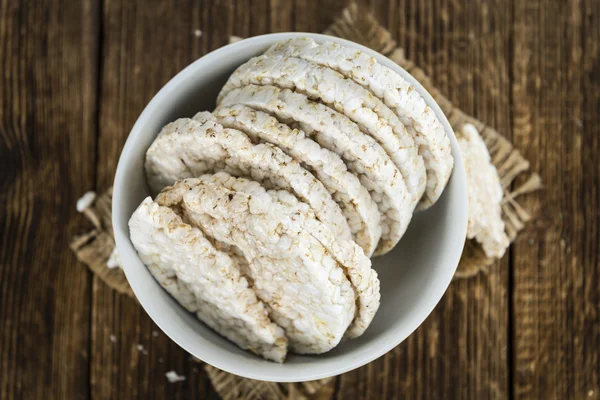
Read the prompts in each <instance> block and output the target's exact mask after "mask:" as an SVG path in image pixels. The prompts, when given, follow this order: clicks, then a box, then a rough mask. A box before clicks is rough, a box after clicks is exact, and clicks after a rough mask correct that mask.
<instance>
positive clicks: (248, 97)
mask: <svg viewBox="0 0 600 400" xmlns="http://www.w3.org/2000/svg"><path fill="white" fill-rule="evenodd" d="M235 104H245V105H247V106H249V107H251V108H254V109H257V110H261V111H264V112H267V113H270V114H272V115H274V116H275V117H277V118H278V119H279V120H281V121H283V122H286V123H288V124H290V123H298V124H299V126H300V128H301V129H302V130H303V131H304V132H305V133H306V134H307V135H308V136H309V137H312V138H314V139H315V140H316V142H317V143H319V144H320V145H321V146H322V147H324V148H326V149H328V150H330V151H332V152H334V153H336V154H338V155H339V156H340V157H342V159H343V160H344V161H345V163H346V166H347V167H348V170H349V171H350V172H352V173H353V174H354V175H356V176H357V177H358V178H359V179H360V182H361V183H362V184H363V186H364V187H365V188H366V189H367V190H368V191H369V193H370V194H371V197H372V199H373V200H374V201H375V203H377V206H378V207H379V211H380V213H381V217H382V219H381V227H382V236H381V240H380V241H379V246H378V248H377V250H376V252H375V254H376V255H381V254H385V253H386V252H388V251H389V250H391V249H392V248H393V247H394V246H395V245H396V243H398V241H399V240H400V238H401V237H402V235H403V234H404V232H405V231H406V228H407V226H408V224H409V222H410V219H411V217H412V208H411V204H410V203H411V196H410V194H409V193H408V190H407V189H406V185H405V183H404V180H403V179H402V175H401V174H400V172H399V171H398V168H396V166H395V165H394V163H393V162H392V160H391V159H390V157H389V156H388V155H387V154H386V152H385V151H384V150H383V149H382V148H381V146H380V145H379V144H378V143H377V142H376V141H375V140H374V139H373V138H372V137H370V136H369V135H366V134H364V133H362V132H361V131H360V129H359V127H358V126H357V125H356V124H355V123H354V122H352V121H350V119H348V118H347V117H346V116H344V115H343V114H340V113H338V112H337V111H335V110H332V109H331V108H329V107H327V106H325V105H323V104H320V103H317V102H313V101H310V100H309V99H308V98H307V97H306V96H305V95H303V94H301V93H296V92H292V91H291V90H289V89H280V88H277V87H275V86H257V85H248V86H246V87H244V88H241V89H234V90H232V91H231V92H229V93H228V94H226V95H225V96H224V97H223V98H222V99H221V103H220V106H221V107H225V106H231V105H235Z"/></svg>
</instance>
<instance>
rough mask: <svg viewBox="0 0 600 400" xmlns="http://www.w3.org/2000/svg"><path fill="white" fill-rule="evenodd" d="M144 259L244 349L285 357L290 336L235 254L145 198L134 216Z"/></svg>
mask: <svg viewBox="0 0 600 400" xmlns="http://www.w3.org/2000/svg"><path fill="white" fill-rule="evenodd" d="M129 229H130V237H131V241H132V242H133V245H134V247H135V248H136V250H137V252H138V254H139V256H140V259H141V260H142V262H143V263H144V264H146V265H147V266H148V269H149V270H150V272H151V273H152V274H153V275H154V277H155V278H156V279H157V280H158V282H159V283H160V285H161V286H163V287H164V288H165V289H166V290H167V291H168V292H169V293H171V294H172V295H173V297H175V299H176V300H177V301H178V302H180V303H181V304H182V305H183V306H184V307H185V308H186V309H188V310H189V311H191V312H194V313H195V314H196V315H197V316H198V318H199V319H200V320H202V321H203V322H204V323H206V324H207V325H208V326H210V327H211V328H212V329H214V330H215V331H217V332H218V333H220V334H221V335H223V336H225V337H226V338H228V339H229V340H231V341H232V342H234V343H235V344H237V345H238V346H240V347H241V348H243V349H248V350H250V351H252V352H254V353H256V354H258V355H260V356H262V357H264V358H266V359H269V360H273V361H277V362H283V360H284V359H285V355H286V352H287V350H286V348H287V340H286V338H285V336H284V334H283V331H282V329H281V328H279V327H278V326H277V325H275V324H274V323H273V322H271V320H270V319H269V317H268V315H267V310H266V309H265V307H264V305H263V303H262V302H261V301H259V300H258V299H257V298H256V295H255V293H254V291H253V290H252V288H251V287H249V285H248V282H247V280H246V278H244V277H243V276H241V275H240V272H239V270H238V268H237V267H236V265H235V264H234V262H233V260H232V259H231V258H230V257H229V256H228V255H227V254H225V253H223V252H220V251H218V250H216V249H215V248H214V247H213V246H212V244H211V243H210V242H209V241H208V240H207V239H206V238H205V237H204V235H203V234H202V232H201V231H200V230H199V229H197V228H194V227H192V226H190V225H189V224H187V223H185V222H183V221H182V219H181V218H180V217H179V216H178V215H177V214H176V212H175V211H174V210H172V209H171V208H169V207H163V206H160V205H159V204H158V203H156V202H153V201H152V200H151V199H150V197H148V198H146V199H145V200H144V201H143V202H142V204H141V205H140V206H139V207H138V209H137V210H136V211H135V212H134V213H133V215H132V216H131V219H130V220H129Z"/></svg>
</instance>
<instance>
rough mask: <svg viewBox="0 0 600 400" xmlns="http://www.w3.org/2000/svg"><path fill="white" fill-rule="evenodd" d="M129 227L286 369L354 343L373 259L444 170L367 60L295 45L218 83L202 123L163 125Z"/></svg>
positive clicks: (400, 89)
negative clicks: (291, 361) (293, 359)
mask: <svg viewBox="0 0 600 400" xmlns="http://www.w3.org/2000/svg"><path fill="white" fill-rule="evenodd" d="M145 168H146V176H147V179H148V184H149V186H150V188H151V190H152V191H153V192H154V193H155V194H156V193H158V196H157V197H156V198H155V199H154V200H152V198H150V197H148V198H147V199H145V200H144V202H143V203H142V204H141V205H140V207H139V208H138V209H137V210H136V211H135V212H134V214H133V216H132V217H131V220H130V222H129V226H130V234H131V240H132V242H133V244H134V246H135V248H136V249H137V251H138V253H139V255H140V258H141V259H142V261H143V262H144V263H145V264H146V265H147V266H148V269H149V270H150V272H151V273H152V274H153V276H154V277H155V278H156V279H157V281H158V282H159V283H160V284H161V285H162V286H163V287H164V288H165V289H166V290H167V291H168V292H169V293H170V294H171V295H172V296H173V297H174V298H175V299H176V300H177V301H178V302H179V303H181V304H182V305H183V306H184V307H186V308H187V309H188V310H189V311H191V312H194V313H196V315H197V316H198V318H199V319H200V320H202V321H203V322H205V323H206V324H207V325H208V326H210V327H211V328H212V329H214V330H215V331H217V332H218V333H220V334H221V335H223V336H225V337H226V338H228V339H229V340H231V341H232V342H234V343H235V344H237V345H238V346H239V347H241V348H243V349H247V350H249V351H251V352H253V353H255V354H257V355H259V356H262V357H264V358H265V359H268V360H272V361H276V362H283V361H284V359H285V357H286V354H287V352H288V351H289V352H294V353H299V354H319V353H324V352H327V351H329V350H331V349H332V348H333V347H335V346H336V345H337V344H339V342H340V341H341V340H342V338H344V337H346V338H354V337H357V336H360V335H361V334H362V333H363V332H364V331H365V330H366V329H367V328H368V326H369V324H370V323H371V321H372V319H373V318H374V316H375V313H376V311H377V309H378V307H379V301H380V293H379V280H378V278H377V273H376V272H375V271H374V270H373V269H372V268H371V261H370V257H371V256H377V255H383V254H385V253H387V252H389V251H390V250H392V249H393V248H394V246H395V245H396V244H397V243H398V241H399V240H400V239H401V238H402V235H403V234H404V232H405V231H406V229H407V227H408V225H409V223H410V220H411V218H412V215H413V212H414V211H415V210H422V209H426V208H428V207H430V206H431V205H433V204H434V203H435V202H436V200H437V199H438V198H439V196H440V195H441V193H442V191H443V189H444V187H445V185H446V183H447V181H448V179H449V177H450V174H451V172H452V168H453V158H452V155H451V152H450V142H449V139H448V137H447V136H446V133H445V132H444V129H443V127H442V125H441V123H440V121H439V120H438V119H437V117H436V116H435V113H434V112H433V110H431V109H430V108H429V107H428V106H427V104H426V103H425V101H424V99H423V98H422V97H421V96H420V95H419V94H418V92H417V91H416V90H415V89H414V88H413V87H412V86H411V85H410V84H409V83H408V82H406V81H405V80H404V79H403V78H402V77H400V76H399V75H398V74H396V73H395V72H393V71H392V70H390V69H388V68H386V67H384V66H382V65H380V64H378V63H377V62H376V61H375V59H374V58H372V57H370V56H368V55H366V54H364V53H362V52H361V51H358V50H356V49H353V48H347V47H343V46H340V45H339V44H336V43H323V44H318V43H315V42H314V41H313V40H312V39H310V38H304V37H302V38H295V39H291V40H286V41H283V42H281V43H278V44H276V45H274V46H273V47H271V48H270V49H269V50H268V51H267V52H266V53H265V54H264V55H261V56H259V57H255V58H253V59H251V60H249V61H248V62H247V63H246V64H244V65H242V66H240V67H239V68H238V69H237V70H236V71H235V72H234V73H233V74H232V75H231V77H230V78H229V80H228V81H227V83H226V84H225V86H224V87H223V89H222V90H221V93H220V94H219V97H218V106H217V108H216V110H214V111H213V112H212V113H210V112H199V113H198V114H196V115H195V116H194V117H193V118H183V119H179V120H177V121H175V122H173V123H170V124H168V125H167V126H165V127H164V128H163V129H162V131H161V132H160V133H159V135H158V137H157V138H156V140H155V141H154V143H153V144H152V145H151V146H150V148H149V149H148V151H147V154H146V164H145Z"/></svg>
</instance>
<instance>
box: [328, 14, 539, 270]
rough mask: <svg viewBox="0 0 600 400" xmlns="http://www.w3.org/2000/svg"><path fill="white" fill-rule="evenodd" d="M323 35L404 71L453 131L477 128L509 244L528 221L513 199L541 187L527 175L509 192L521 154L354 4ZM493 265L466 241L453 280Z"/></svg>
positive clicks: (520, 169) (522, 167)
mask: <svg viewBox="0 0 600 400" xmlns="http://www.w3.org/2000/svg"><path fill="white" fill-rule="evenodd" d="M325 33H326V34H328V35H332V36H338V37H341V38H344V39H348V40H352V41H353V42H356V43H360V44H362V45H364V46H367V47H369V48H371V49H373V50H375V51H378V52H379V53H381V54H383V55H385V56H387V57H389V58H390V59H391V60H393V61H394V62H396V63H397V64H398V65H400V66H401V67H402V68H404V69H405V70H406V71H408V72H409V73H410V74H411V75H412V76H414V77H415V79H416V80H417V81H419V82H420V83H421V84H422V85H423V86H424V87H425V89H427V91H428V92H429V93H430V94H431V96H432V97H433V98H434V99H435V101H436V102H437V103H438V104H439V105H440V107H441V109H442V111H443V112H444V114H445V115H446V117H447V118H448V120H449V121H450V125H452V128H453V129H454V130H455V131H457V132H458V131H461V130H462V127H463V125H464V124H467V123H469V124H473V125H474V126H475V128H477V131H478V132H479V133H480V135H481V137H482V138H483V140H484V142H485V144H486V146H487V148H488V150H489V152H490V156H491V157H492V163H493V164H494V166H495V167H496V169H497V170H498V175H499V176H500V184H501V185H502V189H503V190H504V197H503V200H502V219H503V221H504V224H505V230H506V234H507V235H508V238H509V239H510V242H511V243H512V242H513V241H514V239H515V237H516V236H517V234H518V233H519V232H520V231H521V230H522V229H523V228H524V226H525V223H526V222H527V221H528V220H530V219H531V215H530V214H529V213H528V212H527V211H526V210H525V209H524V208H523V207H522V206H520V205H519V203H517V201H516V198H517V197H518V196H520V195H522V194H525V193H529V192H532V191H535V190H538V189H539V188H540V187H541V180H540V177H539V175H538V174H537V173H529V174H527V177H526V178H525V183H523V184H522V185H521V186H519V187H518V188H512V189H511V186H512V183H513V181H514V180H515V178H516V177H517V176H519V175H521V174H525V173H526V172H527V171H528V170H529V162H528V161H527V160H526V159H525V158H523V156H522V155H521V153H519V151H518V150H516V149H515V148H514V147H513V145H512V144H511V143H510V142H509V141H508V140H507V139H506V138H504V137H503V136H502V135H500V134H499V133H498V132H497V131H496V130H494V129H493V128H491V127H489V126H487V125H486V124H484V123H483V122H481V121H479V120H477V119H475V118H473V117H470V116H468V115H466V114H465V113H464V112H462V111H461V110H459V109H458V108H456V107H454V106H453V105H452V103H451V102H450V101H449V100H448V99H447V98H446V97H445V96H444V95H442V94H441V93H440V91H439V90H438V89H437V88H436V87H435V86H434V85H433V83H431V79H429V77H428V76H427V75H425V72H423V70H422V69H420V68H418V67H417V66H415V64H414V63H413V62H412V61H409V60H407V59H406V58H405V57H404V52H403V51H402V49H400V48H398V47H397V45H396V42H395V41H394V40H393V39H392V36H391V34H390V33H389V32H388V31H387V30H386V29H385V28H384V27H383V26H381V25H380V24H379V22H377V20H376V19H375V18H374V17H373V15H372V14H370V13H368V12H365V10H363V9H360V8H359V7H358V6H357V5H356V4H351V5H350V6H349V7H348V8H346V9H345V10H344V11H343V12H342V15H341V17H340V18H338V19H337V20H336V21H335V22H334V23H333V25H331V27H330V28H329V29H328V30H327V31H326V32H325ZM493 262H494V259H493V258H489V257H487V256H486V255H485V253H484V252H483V249H482V248H481V246H480V245H479V244H478V243H477V242H476V241H475V240H467V241H466V242H465V250H464V252H463V254H462V257H461V260H460V264H459V266H458V269H457V271H456V274H455V275H454V279H460V278H468V277H471V276H474V275H477V274H478V273H479V272H481V271H485V270H486V269H487V268H488V267H489V266H490V265H491V264H492V263H493Z"/></svg>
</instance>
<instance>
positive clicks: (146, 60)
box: [91, 0, 227, 399]
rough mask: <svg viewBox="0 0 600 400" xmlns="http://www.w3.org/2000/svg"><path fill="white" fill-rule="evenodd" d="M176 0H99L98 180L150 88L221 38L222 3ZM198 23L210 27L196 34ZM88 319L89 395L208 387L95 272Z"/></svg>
mask: <svg viewBox="0 0 600 400" xmlns="http://www.w3.org/2000/svg"><path fill="white" fill-rule="evenodd" d="M178 4H179V7H173V6H172V4H171V3H169V2H164V1H154V2H130V1H118V0H117V1H113V0H107V1H105V2H104V6H103V10H101V12H102V37H103V41H102V60H101V61H102V63H101V71H102V84H101V87H100V100H99V101H100V115H99V117H100V121H101V123H100V129H99V136H98V159H97V166H98V176H97V185H98V187H102V188H105V187H108V186H109V185H111V184H112V181H113V178H114V171H115V169H116V165H117V161H118V158H119V154H120V152H121V148H122V147H123V144H124V143H125V139H126V138H127V135H128V134H129V130H130V129H131V127H132V126H133V124H134V122H135V121H136V119H137V117H138V116H139V114H140V113H141V111H142V110H143V108H144V107H145V105H146V104H147V103H148V101H150V99H151V98H152V96H154V94H155V93H156V92H157V91H158V90H159V89H160V88H161V87H162V86H163V85H164V84H165V83H166V82H167V81H168V80H169V79H170V78H171V77H173V76H174V75H175V74H176V73H177V72H179V71H180V70H181V69H183V68H184V67H185V66H187V65H188V64H189V63H191V62H192V61H193V60H194V59H195V58H196V57H198V56H200V55H201V54H203V53H205V52H206V50H208V48H209V46H212V47H213V48H214V47H218V46H221V45H223V44H224V43H225V40H224V39H223V38H221V36H220V35H221V34H220V33H217V32H218V29H222V27H223V25H224V21H223V18H225V16H226V15H227V9H225V8H221V7H227V6H226V5H220V6H218V7H216V6H215V7H212V6H211V5H210V4H200V3H198V2H192V1H190V2H186V3H184V2H178ZM221 4H222V3H221ZM218 16H221V18H219V17H218ZM208 21H210V25H208ZM207 26H208V28H207ZM217 27H218V29H217ZM198 29H199V30H201V31H203V32H204V31H205V30H207V29H214V31H213V32H212V33H211V34H201V35H200V36H198V34H197V33H196V30H198ZM217 39H222V40H217ZM91 327H92V328H91V329H92V331H91V341H92V343H91V349H92V354H91V356H92V357H91V390H92V392H93V393H94V397H96V398H99V399H114V398H143V399H150V398H173V399H179V398H188V397H199V398H203V397H205V396H206V395H207V394H208V392H209V391H210V389H209V388H210V386H209V385H208V381H207V379H206V377H205V375H204V372H203V369H202V367H201V366H200V365H198V364H197V363H195V362H194V361H192V360H191V358H190V357H189V356H188V354H187V353H186V352H185V351H184V350H182V349H181V348H179V347H178V346H177V345H176V344H175V343H173V342H172V341H171V340H170V339H168V338H167V337H166V336H165V335H164V334H163V333H162V332H161V331H160V329H158V327H156V325H154V324H153V323H152V321H151V320H150V318H149V317H148V316H147V314H146V313H145V312H144V310H143V309H142V308H141V307H140V306H139V304H137V302H135V300H133V299H131V298H127V297H124V296H119V295H117V294H115V293H114V292H113V291H111V290H110V289H109V288H107V287H106V286H105V285H104V284H103V283H102V281H101V280H99V279H98V278H95V279H94V282H93V297H92V323H91ZM171 370H174V371H176V372H177V373H178V374H180V375H184V376H185V377H186V381H185V382H181V383H178V384H170V383H169V382H168V381H167V380H166V378H165V373H166V372H168V371H171Z"/></svg>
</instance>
